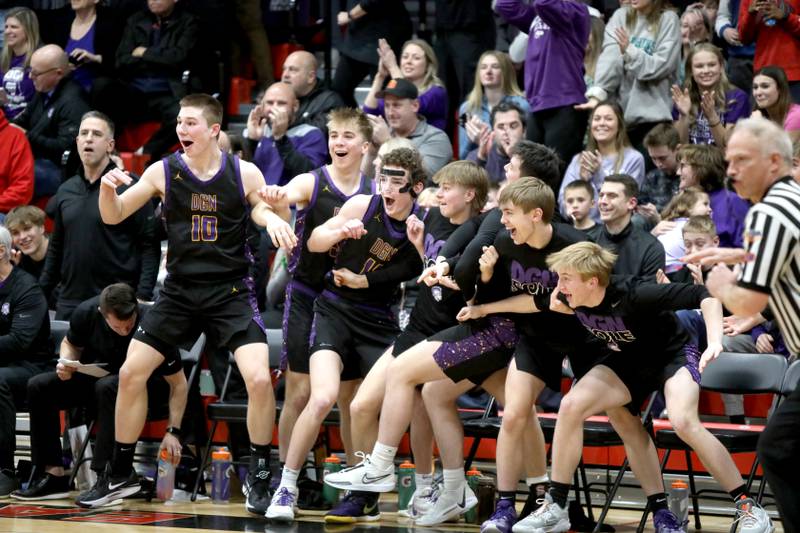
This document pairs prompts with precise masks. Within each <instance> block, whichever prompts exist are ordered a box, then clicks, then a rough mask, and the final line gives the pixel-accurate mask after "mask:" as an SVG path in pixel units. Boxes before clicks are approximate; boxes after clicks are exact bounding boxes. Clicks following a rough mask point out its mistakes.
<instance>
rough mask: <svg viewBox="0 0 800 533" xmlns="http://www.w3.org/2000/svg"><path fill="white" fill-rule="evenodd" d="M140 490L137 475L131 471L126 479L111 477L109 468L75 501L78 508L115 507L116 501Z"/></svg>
mask: <svg viewBox="0 0 800 533" xmlns="http://www.w3.org/2000/svg"><path fill="white" fill-rule="evenodd" d="M140 490H141V485H140V484H139V475H138V474H137V473H136V472H135V471H133V470H131V473H130V475H129V476H128V477H127V478H114V477H111V472H110V467H109V466H106V470H105V471H104V472H103V474H102V475H101V476H100V477H99V478H98V479H97V483H95V484H94V487H92V488H91V489H89V490H88V491H86V492H84V493H82V494H81V495H80V496H78V499H77V500H75V503H77V504H78V505H79V506H80V507H86V508H89V509H91V508H95V507H106V506H108V505H116V504H117V503H119V502H118V501H117V500H121V499H122V498H127V497H129V496H133V495H134V494H137V493H138V492H139V491H140Z"/></svg>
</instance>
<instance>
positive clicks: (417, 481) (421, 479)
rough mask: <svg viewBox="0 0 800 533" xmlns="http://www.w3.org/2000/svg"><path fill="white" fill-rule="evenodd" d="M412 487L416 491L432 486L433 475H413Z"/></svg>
mask: <svg viewBox="0 0 800 533" xmlns="http://www.w3.org/2000/svg"><path fill="white" fill-rule="evenodd" d="M414 486H415V487H416V488H417V490H420V489H425V488H430V487H431V486H433V474H414Z"/></svg>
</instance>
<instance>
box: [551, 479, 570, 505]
mask: <svg viewBox="0 0 800 533" xmlns="http://www.w3.org/2000/svg"><path fill="white" fill-rule="evenodd" d="M569 486H570V485H569V483H559V482H558V481H551V482H550V497H551V498H553V503H555V504H557V505H558V506H559V507H561V508H562V509H566V508H567V496H568V495H569Z"/></svg>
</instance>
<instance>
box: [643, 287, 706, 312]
mask: <svg viewBox="0 0 800 533" xmlns="http://www.w3.org/2000/svg"><path fill="white" fill-rule="evenodd" d="M708 297H710V295H709V294H708V290H706V288H705V286H704V285H695V284H690V283H667V284H660V283H642V284H639V285H637V286H636V287H635V288H634V290H633V291H632V292H631V294H630V299H631V302H632V303H633V304H634V308H635V309H637V310H639V311H641V312H642V313H647V312H658V311H664V310H668V311H680V310H681V309H697V308H699V307H700V302H702V301H703V300H704V299H705V298H708Z"/></svg>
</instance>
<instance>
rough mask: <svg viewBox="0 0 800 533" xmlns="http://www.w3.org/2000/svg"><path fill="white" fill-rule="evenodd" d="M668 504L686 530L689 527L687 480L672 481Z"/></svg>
mask: <svg viewBox="0 0 800 533" xmlns="http://www.w3.org/2000/svg"><path fill="white" fill-rule="evenodd" d="M667 506H668V507H669V510H670V511H672V514H674V515H675V517H676V518H677V519H678V523H679V524H680V525H681V528H682V529H683V530H684V531H686V530H687V529H688V527H689V486H688V485H687V484H686V483H685V482H683V481H673V482H672V488H671V489H670V491H669V497H668V498H667Z"/></svg>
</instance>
